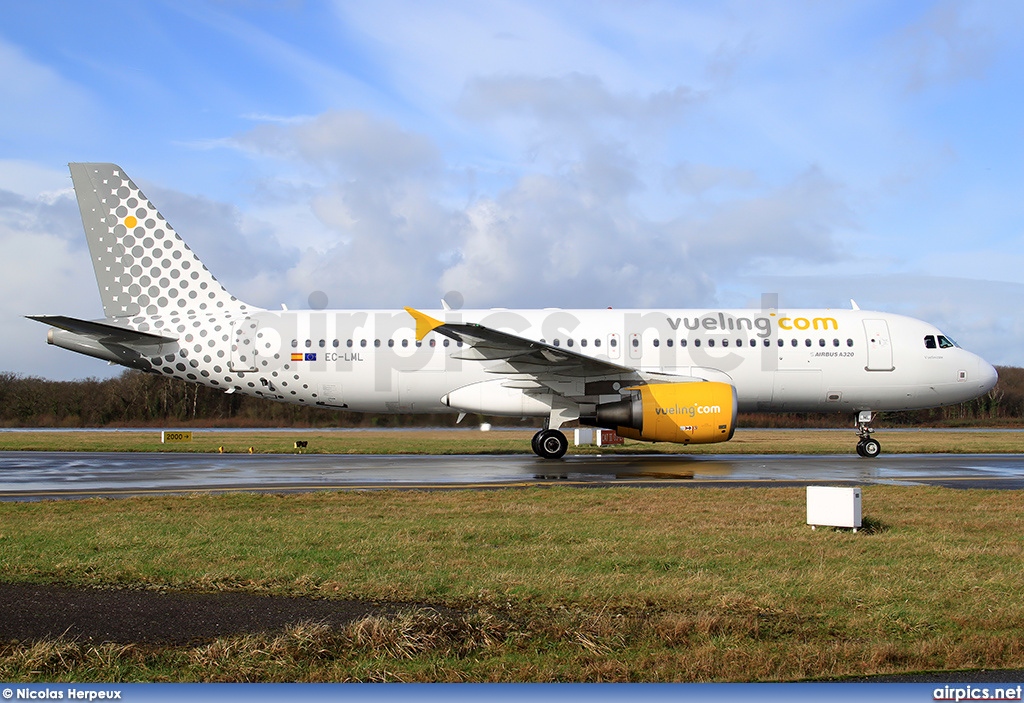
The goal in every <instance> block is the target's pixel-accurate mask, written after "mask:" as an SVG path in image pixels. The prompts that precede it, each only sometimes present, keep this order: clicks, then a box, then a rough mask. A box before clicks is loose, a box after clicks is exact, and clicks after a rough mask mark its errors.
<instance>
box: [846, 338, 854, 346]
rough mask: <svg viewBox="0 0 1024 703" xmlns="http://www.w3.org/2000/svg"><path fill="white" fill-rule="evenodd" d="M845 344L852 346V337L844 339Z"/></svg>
mask: <svg viewBox="0 0 1024 703" xmlns="http://www.w3.org/2000/svg"><path fill="white" fill-rule="evenodd" d="M846 346H848V347H852V346H853V340H852V339H847V340H846Z"/></svg>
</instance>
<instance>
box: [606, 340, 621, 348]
mask: <svg viewBox="0 0 1024 703" xmlns="http://www.w3.org/2000/svg"><path fill="white" fill-rule="evenodd" d="M608 343H609V344H611V345H612V346H613V347H617V346H619V340H617V339H614V338H612V340H611V341H610V342H608Z"/></svg>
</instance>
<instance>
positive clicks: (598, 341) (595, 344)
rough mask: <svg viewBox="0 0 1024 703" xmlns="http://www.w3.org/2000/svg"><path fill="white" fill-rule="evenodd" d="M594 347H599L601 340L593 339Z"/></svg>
mask: <svg viewBox="0 0 1024 703" xmlns="http://www.w3.org/2000/svg"><path fill="white" fill-rule="evenodd" d="M612 341H613V342H614V341H615V340H614V339H613V340H612ZM594 346H595V347H599V346H601V340H600V339H595V340H594ZM612 346H615V345H614V344H613V345H612Z"/></svg>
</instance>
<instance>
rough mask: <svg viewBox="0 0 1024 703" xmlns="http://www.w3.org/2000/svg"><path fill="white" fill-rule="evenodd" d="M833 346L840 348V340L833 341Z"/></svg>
mask: <svg viewBox="0 0 1024 703" xmlns="http://www.w3.org/2000/svg"><path fill="white" fill-rule="evenodd" d="M832 346H833V347H838V346H839V340H838V339H833V340H832Z"/></svg>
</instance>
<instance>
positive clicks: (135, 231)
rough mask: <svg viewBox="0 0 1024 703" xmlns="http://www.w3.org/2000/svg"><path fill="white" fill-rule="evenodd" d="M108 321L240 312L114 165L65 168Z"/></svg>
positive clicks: (241, 305) (241, 308)
mask: <svg viewBox="0 0 1024 703" xmlns="http://www.w3.org/2000/svg"><path fill="white" fill-rule="evenodd" d="M68 167H69V168H70V169H71V180H72V181H74V184H75V195H76V196H77V198H78V208H79V210H81V212H82V224H83V225H84V226H85V236H86V239H87V240H88V242H89V253H90V255H91V256H92V265H93V268H94V269H95V271H96V283H97V284H98V285H99V288H100V298H102V300H103V313H104V315H105V316H106V317H108V318H109V317H133V316H142V315H145V316H152V315H175V316H189V315H201V314H207V313H213V312H221V313H234V314H239V313H243V312H244V311H245V310H246V309H247V306H246V305H245V304H244V303H242V302H241V301H239V300H238V299H237V298H235V297H234V296H233V295H231V294H230V293H228V291H227V290H225V288H224V286H222V285H221V284H220V283H218V282H217V279H216V278H214V277H213V274H211V273H210V271H209V270H208V269H207V268H206V266H204V265H203V263H202V262H201V261H200V260H199V257H197V256H196V255H195V254H194V253H193V252H192V250H191V249H189V247H188V245H187V244H185V242H184V241H183V240H182V239H181V237H179V236H178V234H177V233H176V232H175V231H174V228H172V227H171V226H170V225H169V224H168V223H167V221H166V220H165V219H164V218H163V215H161V214H160V213H159V212H157V209H156V207H154V206H153V204H152V203H151V202H150V201H149V199H148V198H146V196H145V195H144V194H143V193H142V191H141V190H139V187H138V186H136V185H135V184H134V183H133V182H132V180H131V179H130V178H128V176H127V175H125V173H124V171H123V170H121V167H120V166H117V165H116V164H77V163H73V164H68Z"/></svg>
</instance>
